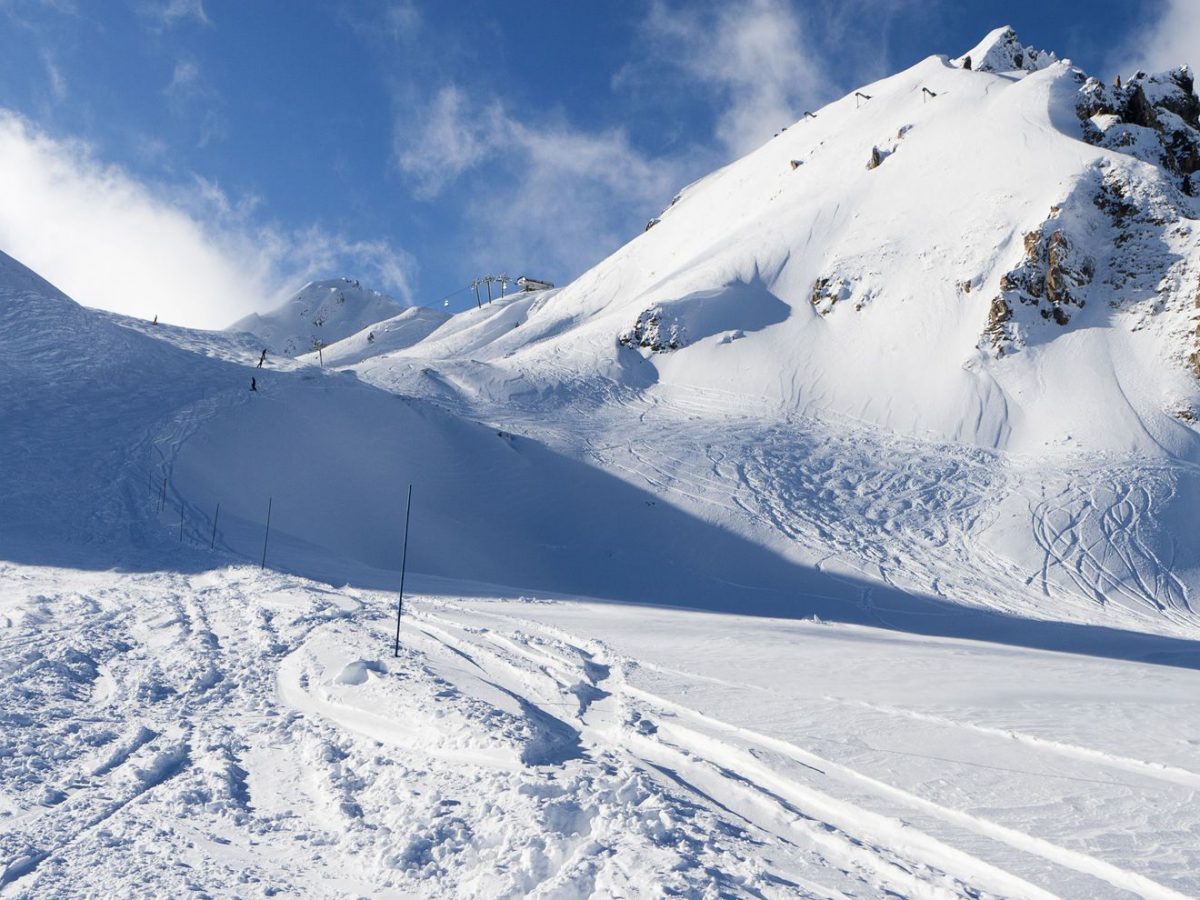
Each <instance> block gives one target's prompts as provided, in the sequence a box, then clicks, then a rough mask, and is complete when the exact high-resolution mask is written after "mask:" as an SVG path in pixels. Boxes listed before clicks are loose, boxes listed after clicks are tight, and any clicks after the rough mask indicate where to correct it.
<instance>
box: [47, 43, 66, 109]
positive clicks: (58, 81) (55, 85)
mask: <svg viewBox="0 0 1200 900" xmlns="http://www.w3.org/2000/svg"><path fill="white" fill-rule="evenodd" d="M42 65H43V66H45V67H46V81H47V82H48V83H49V85H50V94H51V95H52V96H53V97H54V99H55V100H57V101H59V102H62V101H63V100H65V99H66V98H67V79H66V76H65V75H63V71H62V68H61V67H60V66H59V65H58V62H57V61H56V60H55V58H54V56H53V54H51V53H50V51H49V50H42Z"/></svg>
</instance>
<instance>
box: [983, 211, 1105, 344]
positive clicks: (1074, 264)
mask: <svg viewBox="0 0 1200 900" xmlns="http://www.w3.org/2000/svg"><path fill="white" fill-rule="evenodd" d="M1053 221H1054V220H1053V218H1051V219H1049V220H1047V223H1046V225H1044V226H1043V227H1042V228H1039V229H1038V230H1036V231H1031V232H1030V233H1029V234H1027V235H1025V259H1024V260H1023V261H1022V263H1021V265H1020V266H1018V267H1017V268H1015V269H1013V270H1012V271H1011V272H1008V273H1007V274H1006V275H1004V276H1003V277H1002V278H1001V279H1000V290H1001V292H1002V296H1003V298H1004V301H1005V303H1007V304H1008V305H1009V308H1010V309H1011V308H1012V304H1013V302H1017V303H1023V304H1025V305H1026V306H1031V307H1034V308H1036V309H1037V311H1038V312H1039V313H1040V314H1041V316H1042V318H1043V319H1048V320H1052V321H1054V322H1055V323H1057V324H1059V325H1066V324H1067V323H1068V322H1069V321H1070V320H1071V312H1072V310H1073V309H1082V308H1083V306H1084V299H1083V296H1082V294H1081V293H1080V291H1079V289H1080V288H1082V287H1084V286H1086V285H1088V284H1089V283H1091V280H1092V277H1093V276H1094V275H1095V273H1096V265H1095V263H1094V262H1093V261H1092V260H1091V259H1090V258H1088V257H1087V256H1085V255H1084V254H1082V253H1080V252H1079V251H1078V250H1076V248H1075V247H1074V245H1073V244H1072V242H1071V239H1070V238H1068V237H1067V235H1066V233H1065V232H1063V231H1062V230H1061V229H1059V228H1054V229H1053V230H1050V226H1051V225H1052V223H1053Z"/></svg>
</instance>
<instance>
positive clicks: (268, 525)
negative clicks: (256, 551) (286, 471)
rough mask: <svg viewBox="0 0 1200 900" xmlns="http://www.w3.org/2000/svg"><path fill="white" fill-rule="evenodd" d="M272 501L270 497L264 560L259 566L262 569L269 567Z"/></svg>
mask: <svg viewBox="0 0 1200 900" xmlns="http://www.w3.org/2000/svg"><path fill="white" fill-rule="evenodd" d="M271 503H272V498H271V497H268V498H267V531H266V534H264V535H263V556H262V562H261V563H260V564H259V566H258V567H259V568H260V569H265V568H266V567H267V540H268V539H269V538H270V537H271Z"/></svg>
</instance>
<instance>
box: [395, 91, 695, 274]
mask: <svg viewBox="0 0 1200 900" xmlns="http://www.w3.org/2000/svg"><path fill="white" fill-rule="evenodd" d="M395 144H396V160H397V165H398V166H399V168H400V170H401V171H402V172H403V173H404V174H406V175H407V176H408V177H409V178H410V179H412V181H413V182H414V184H415V187H416V192H417V193H418V195H420V196H424V197H426V198H432V197H434V196H436V195H437V194H439V193H440V192H441V191H443V190H444V189H445V188H446V187H447V186H449V185H450V184H451V183H452V182H454V181H455V180H457V179H459V178H461V177H462V176H464V175H465V174H467V173H469V172H473V173H475V174H477V175H478V179H477V182H476V181H474V180H473V181H472V186H473V187H475V186H478V189H477V190H475V191H474V193H473V194H472V196H471V200H470V203H469V215H470V221H471V223H472V226H471V232H472V240H473V241H474V246H473V247H472V248H471V254H472V257H473V262H474V263H475V265H476V266H477V267H480V269H481V271H482V269H483V268H488V269H489V270H490V269H491V268H496V267H499V266H510V265H511V266H514V267H519V266H528V267H531V268H533V269H536V271H537V272H541V273H560V274H565V273H571V274H574V273H577V272H578V271H580V269H582V268H583V267H586V266H589V265H592V264H594V263H596V262H598V261H599V260H600V258H601V257H602V256H603V254H605V253H608V252H611V251H612V250H615V249H616V248H617V247H618V246H620V245H621V244H622V243H624V242H625V241H626V240H628V239H629V238H630V237H632V236H633V235H634V234H636V233H637V230H638V228H639V227H640V226H641V225H642V224H644V221H645V218H648V217H649V216H650V215H652V214H653V213H654V212H657V211H658V210H659V209H661V208H662V207H663V206H665V205H666V202H667V201H668V200H669V199H670V197H671V193H672V191H673V190H674V189H676V188H678V187H679V186H681V185H682V184H683V183H684V181H685V175H684V174H683V173H684V171H685V169H686V166H685V165H682V164H681V161H680V160H677V159H669V158H651V157H648V156H646V155H645V154H643V153H641V152H639V151H638V150H637V149H636V148H635V147H634V146H633V145H632V144H631V142H630V140H629V137H628V135H627V134H626V133H625V132H624V131H623V130H622V129H603V130H594V131H587V130H583V129H579V128H575V127H573V126H571V125H570V124H569V123H568V122H566V121H565V120H564V119H563V117H562V116H553V115H544V114H543V115H541V116H539V117H538V118H537V119H536V120H527V119H526V118H524V117H521V116H518V115H516V114H514V113H512V112H510V111H509V110H508V109H507V107H506V106H505V105H504V104H503V103H501V102H500V101H498V100H496V99H494V98H490V97H476V98H471V97H470V96H468V95H467V94H466V93H465V92H464V91H463V90H461V89H460V88H458V87H455V86H448V87H444V88H442V89H441V90H439V91H438V92H437V93H436V94H435V95H434V98H433V100H432V101H431V102H430V103H429V105H428V107H427V108H426V109H425V110H424V111H423V112H422V113H420V114H418V115H417V116H416V118H415V119H414V118H413V117H412V114H411V112H409V113H406V115H405V116H404V117H402V118H400V119H398V121H397V123H396V129H395ZM689 174H690V173H689ZM639 214H643V215H642V218H641V219H639V218H638V215H639Z"/></svg>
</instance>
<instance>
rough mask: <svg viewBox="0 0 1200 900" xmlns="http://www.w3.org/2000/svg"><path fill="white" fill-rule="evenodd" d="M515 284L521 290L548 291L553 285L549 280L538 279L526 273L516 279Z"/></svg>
mask: <svg viewBox="0 0 1200 900" xmlns="http://www.w3.org/2000/svg"><path fill="white" fill-rule="evenodd" d="M517 286H518V287H519V288H520V289H521V290H523V291H548V290H550V288H552V287H554V285H552V284H551V283H550V282H549V281H539V280H538V279H536V278H529V277H528V276H526V275H522V276H521V277H520V278H518V279H517Z"/></svg>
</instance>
